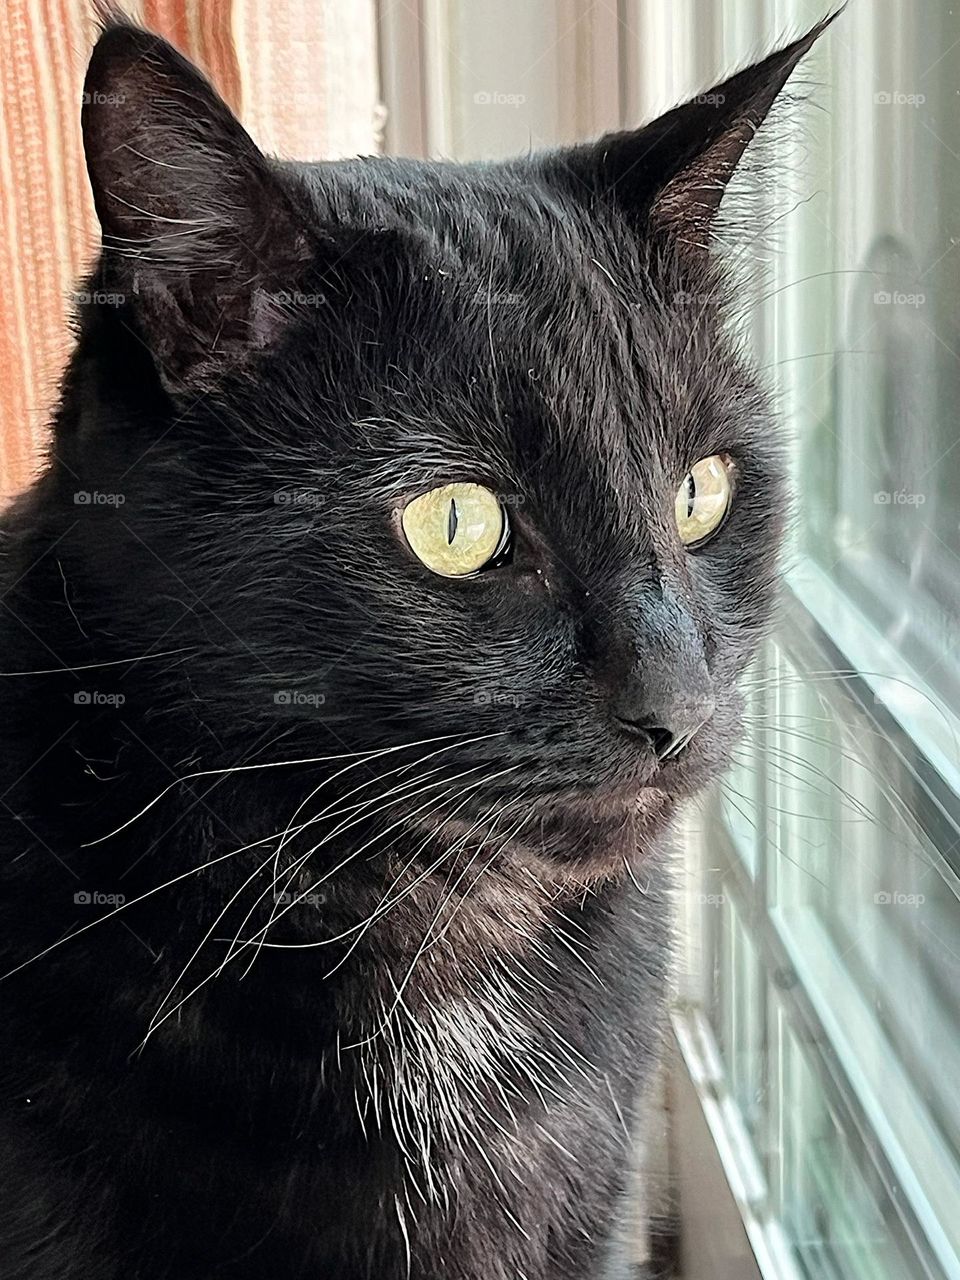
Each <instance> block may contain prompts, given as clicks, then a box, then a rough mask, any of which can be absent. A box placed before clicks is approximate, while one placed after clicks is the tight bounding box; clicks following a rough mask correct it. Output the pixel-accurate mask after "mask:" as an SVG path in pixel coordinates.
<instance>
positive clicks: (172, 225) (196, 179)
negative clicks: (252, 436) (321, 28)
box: [82, 19, 312, 394]
mask: <svg viewBox="0 0 960 1280" xmlns="http://www.w3.org/2000/svg"><path fill="white" fill-rule="evenodd" d="M82 125H83V142H84V150H85V153H86V160H87V169H88V172H89V175H90V183H91V186H92V188H93V198H94V203H95V206H96V211H97V215H98V217H99V219H100V226H101V228H102V232H103V266H104V270H105V271H106V273H107V278H108V279H109V280H110V283H111V287H112V288H116V289H118V290H119V291H120V292H121V293H122V294H123V296H124V297H125V299H126V303H125V305H127V307H128V313H129V315H130V317H131V320H132V323H133V325H134V326H135V329H136V331H137V335H138V337H139V338H140V339H141V341H142V342H143V343H144V344H145V345H146V346H147V347H148V349H149V350H150V351H151V353H152V355H153V357H154V359H155V362H156V365H157V369H158V372H159V374H160V377H161V380H162V381H163V383H164V385H165V386H166V387H167V389H168V391H170V392H171V393H173V394H176V393H183V392H187V393H189V394H195V393H196V392H198V391H201V390H203V389H204V388H206V387H208V386H210V385H212V384H214V383H215V382H216V381H217V379H218V378H219V377H220V376H221V374H222V372H223V370H224V369H225V368H227V367H229V366H231V365H235V364H237V363H239V362H243V361H244V360H246V359H247V358H249V356H250V355H251V354H252V353H254V352H256V351H257V350H259V349H261V348H262V347H264V346H266V345H267V344H268V343H269V342H270V341H271V340H272V339H273V338H274V337H275V336H276V333H277V330H278V328H279V327H280V326H281V325H282V317H281V315H280V313H279V312H278V309H277V308H276V307H275V306H273V305H271V298H275V297H277V296H278V293H280V292H281V291H283V290H285V289H289V288H291V282H292V281H294V280H295V279H296V278H297V276H298V274H299V273H301V272H302V271H303V269H304V267H305V266H306V264H307V263H308V262H309V261H310V260H311V256H312V253H311V245H310V243H309V238H308V233H307V230H306V228H305V227H304V226H303V225H301V220H300V219H299V218H298V216H297V213H296V211H295V209H294V208H293V206H292V204H291V201H290V198H289V196H288V195H287V193H286V192H285V191H284V189H283V188H282V186H281V184H280V183H279V182H278V180H277V178H276V175H275V174H274V172H273V171H272V169H271V167H270V164H269V162H268V161H267V160H266V158H265V157H264V156H263V154H262V153H261V152H260V151H259V149H258V148H257V146H256V145H255V144H254V142H253V140H252V139H251V138H250V136H249V134H248V133H247V132H246V131H245V130H244V129H243V127H242V126H241V125H240V123H239V122H238V121H237V120H236V118H235V117H234V115H233V113H232V112H231V111H230V109H229V107H228V106H227V105H226V103H225V102H224V101H223V100H222V98H220V96H219V95H218V94H217V93H216V91H215V90H214V89H213V87H212V86H211V85H210V83H209V82H208V81H207V80H206V79H205V78H204V76H202V75H201V74H200V72H199V71H197V70H196V68H194V67H193V66H192V65H191V64H190V63H189V62H187V61H186V59H184V58H183V57H181V56H180V54H179V53H177V52H176V50H175V49H173V48H172V47H171V46H170V45H169V44H167V43H166V41H164V40H162V39H160V38H159V37H157V36H154V35H151V34H150V33H148V32H146V31H143V30H141V29H140V28H138V27H134V26H131V25H130V24H128V23H126V22H125V21H119V20H115V19H114V20H111V19H108V20H107V21H106V23H105V28H104V30H103V33H102V35H101V36H100V39H99V40H98V42H97V45H96V47H95V48H94V50H93V55H92V57H91V60H90V66H89V69H88V71H87V77H86V81H85V83H84V95H83V109H82Z"/></svg>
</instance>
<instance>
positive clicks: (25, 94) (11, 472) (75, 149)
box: [0, 0, 382, 501]
mask: <svg viewBox="0 0 960 1280" xmlns="http://www.w3.org/2000/svg"><path fill="white" fill-rule="evenodd" d="M124 7H125V9H126V11H127V12H128V13H129V14H130V15H131V17H133V18H135V19H137V20H138V21H141V22H142V23H143V24H144V25H145V26H146V27H148V28H149V29H150V30H152V31H156V32H158V33H160V34H161V35H163V36H165V37H166V38H167V39H168V40H170V41H171V42H172V43H173V44H175V45H177V46H178V48H180V49H181V50H182V51H183V52H184V53H185V54H187V56H188V57H190V58H191V59H192V60H193V61H194V62H196V63H197V64H198V65H199V66H201V67H202V68H203V69H204V70H205V71H206V73H207V74H208V75H209V76H210V78H211V79H212V80H213V82H214V83H215V84H216V85H217V87H218V89H219V90H220V92H221V93H222V95H223V96H224V98H225V99H226V100H227V102H229V104H230V106H231V107H232V108H233V110H234V111H235V112H236V114H237V115H238V116H239V118H240V119H241V120H242V121H243V123H244V125H245V126H246V127H247V129H248V130H249V131H250V133H251V134H252V135H253V137H254V139H255V140H256V141H257V143H258V144H259V145H260V146H261V147H262V148H263V149H264V150H265V151H269V152H271V153H273V154H275V155H281V156H288V157H294V156H296V157H298V158H301V159H321V158H327V157H336V156H344V155H356V154H369V153H370V152H372V151H374V150H376V149H377V148H378V145H379V144H378V129H379V125H380V118H381V114H382V112H381V108H380V106H379V103H378V79H377V42H376V21H375V12H374V0H141V3H140V4H134V3H132V2H131V3H127V4H126V5H125V6H124ZM94 37H95V23H94V19H93V15H92V6H91V5H90V4H89V2H88V0H4V5H3V10H2V12H0V255H2V260H0V280H2V286H0V501H2V500H3V499H5V498H7V497H9V496H10V495H11V494H13V493H16V492H17V491H18V490H20V489H21V488H23V487H24V485H26V484H27V483H28V482H29V480H30V478H31V476H32V474H33V472H34V470H35V468H36V465H37V461H38V459H39V457H40V456H41V454H42V451H43V448H44V442H45V440H46V436H47V424H48V421H49V414H50V409H51V406H52V405H53V403H54V401H55V398H56V392H57V384H58V380H59V377H60V373H61V370H62V368H63V365H64V361H65V359H66V356H67V354H68V352H69V349H70V341H71V340H70V334H69V331H68V328H67V318H68V316H69V313H70V306H71V303H70V296H71V291H72V290H73V288H74V287H75V282H76V280H77V278H78V276H80V275H81V274H82V272H83V271H85V270H86V269H87V268H88V267H89V265H90V263H91V261H92V259H93V256H94V254H95V252H96V247H97V244H98V233H97V227H96V222H95V219H94V215H93V205H92V201H91V199H90V193H89V190H88V187H87V179H86V171H85V169H84V164H83V154H82V149H81V140H80V102H81V89H82V83H83V75H84V69H85V65H86V58H87V54H88V53H89V50H90V48H91V45H92V42H93V39H94Z"/></svg>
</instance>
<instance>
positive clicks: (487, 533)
mask: <svg viewBox="0 0 960 1280" xmlns="http://www.w3.org/2000/svg"><path fill="white" fill-rule="evenodd" d="M400 523H401V525H402V527H403V533H404V537H405V538H406V540H407V542H408V543H409V544H410V550H411V551H412V552H413V553H414V555H415V556H417V557H418V558H419V559H420V560H422V561H423V563H424V564H425V565H426V566H427V568H428V569H432V570H433V572H434V573H439V574H442V575H443V576H444V577H445V578H462V577H465V576H466V575H467V574H469V573H477V572H478V571H479V570H480V569H482V568H483V567H484V566H485V565H487V564H489V563H490V561H491V560H493V559H494V557H495V556H497V555H499V553H500V552H501V551H503V550H504V548H505V546H506V541H507V537H508V536H509V530H508V525H507V515H506V512H505V511H504V509H503V506H502V505H501V503H500V499H499V498H498V497H497V495H496V494H495V493H491V492H490V490H489V489H485V488H484V487H483V485H482V484H445V485H443V486H441V488H439V489H431V490H430V492H429V493H424V494H421V495H420V497H419V498H414V499H413V501H412V502H408V503H407V505H406V506H405V507H404V508H403V511H402V512H401V515H400Z"/></svg>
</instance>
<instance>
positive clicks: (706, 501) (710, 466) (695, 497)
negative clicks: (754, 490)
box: [674, 453, 733, 547]
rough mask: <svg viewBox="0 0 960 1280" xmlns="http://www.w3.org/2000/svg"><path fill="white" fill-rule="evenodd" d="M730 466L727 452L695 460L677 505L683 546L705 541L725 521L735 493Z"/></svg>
mask: <svg viewBox="0 0 960 1280" xmlns="http://www.w3.org/2000/svg"><path fill="white" fill-rule="evenodd" d="M731 466H732V464H731V460H730V458H729V457H728V456H727V454H723V453H714V454H712V455H711V456H710V457H709V458H701V459H700V461H699V462H696V463H694V465H693V466H692V467H691V468H690V470H689V471H688V472H687V474H686V475H685V476H684V479H683V484H682V485H681V486H680V488H679V489H678V490H677V498H676V503H675V506H674V511H675V513H676V517H677V530H678V532H679V534H680V541H681V542H682V543H683V544H684V546H687V547H696V546H699V545H700V544H701V543H703V542H706V540H707V539H708V538H709V537H711V536H712V535H713V534H715V533H716V531H717V530H718V529H719V528H720V526H721V524H722V523H723V518H724V516H725V515H726V514H727V511H728V510H729V509H730V500H731V497H732V495H733V486H732V484H731V482H730V472H731Z"/></svg>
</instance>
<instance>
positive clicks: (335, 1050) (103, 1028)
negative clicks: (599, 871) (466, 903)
mask: <svg viewBox="0 0 960 1280" xmlns="http://www.w3.org/2000/svg"><path fill="white" fill-rule="evenodd" d="M644 887H645V888H646V891H647V896H646V898H644V899H643V900H642V902H638V901H637V900H636V895H635V893H634V892H633V891H631V892H630V893H626V894H625V893H624V892H623V891H622V889H618V891H617V893H616V894H611V895H607V894H605V893H603V892H601V893H599V894H597V895H596V896H595V898H594V899H593V900H592V902H591V903H589V904H588V907H587V909H586V910H585V911H584V912H582V913H577V915H576V917H574V916H573V915H572V914H571V913H570V912H569V911H564V912H557V914H556V918H555V919H554V920H552V921H550V922H549V924H548V926H547V927H545V928H544V929H543V930H535V929H532V928H531V930H530V937H529V938H528V939H527V942H526V943H525V944H524V945H520V944H519V943H517V944H515V945H514V946H513V947H512V948H511V950H512V955H505V954H504V948H503V947H502V931H501V936H500V941H501V946H500V948H499V949H498V950H497V951H493V950H491V948H490V944H491V942H492V940H493V934H492V933H491V932H490V931H489V929H487V930H485V929H484V927H483V926H482V923H481V921H480V918H477V919H471V918H470V917H469V912H468V911H464V912H462V913H461V914H462V915H463V916H464V921H463V925H462V927H461V928H460V930H459V931H458V930H457V929H454V928H451V929H450V930H449V931H448V933H447V935H446V937H445V938H444V939H443V940H442V941H441V942H440V943H439V944H438V945H437V946H436V947H432V948H429V949H427V950H426V951H425V952H423V953H422V954H420V953H419V951H420V948H419V945H416V946H413V945H411V947H410V948H409V949H408V948H405V947H401V948H400V949H401V950H403V952H404V956H403V965H402V966H398V968H397V971H396V972H397V973H398V974H399V975H400V981H401V982H404V979H405V982H404V986H403V989H402V991H401V990H399V983H398V982H397V981H396V980H394V979H391V980H389V981H385V980H384V977H383V972H382V970H381V971H379V972H377V973H374V972H373V971H372V970H371V969H369V968H368V967H367V965H366V964H365V961H364V957H363V954H362V952H361V953H360V954H355V955H354V957H353V959H354V964H353V966H352V967H351V965H349V964H344V965H343V967H342V968H340V969H339V970H338V972H337V973H336V974H335V975H334V977H333V978H330V979H328V980H327V984H326V988H325V990H324V992H323V995H322V997H319V998H317V999H313V998H312V997H311V996H310V994H309V993H308V992H306V991H304V990H302V989H301V990H300V991H298V992H295V993H290V992H288V993H287V995H288V998H284V997H283V996H282V995H281V994H280V992H281V991H282V986H281V985H278V984H283V983H284V981H285V980H286V979H287V978H288V977H289V975H290V974H291V972H292V970H291V969H290V968H289V967H288V966H287V965H286V964H285V962H284V960H285V958H284V957H282V956H280V957H279V960H280V963H279V965H277V964H272V963H271V962H270V958H269V957H267V962H266V963H265V964H264V965H258V966H257V967H256V968H255V969H253V970H251V973H250V975H249V978H248V979H246V980H245V981H244V982H235V983H221V984H219V987H218V986H212V987H211V988H209V989H208V990H206V991H205V992H202V993H199V994H198V997H197V998H196V1001H195V1003H192V1004H188V1005H187V1006H185V1008H184V1010H183V1013H182V1016H181V1017H180V1018H179V1019H177V1020H171V1022H170V1023H169V1024H167V1025H165V1026H164V1027H162V1028H161V1029H160V1030H159V1031H158V1032H157V1033H156V1034H155V1036H154V1037H152V1038H151V1040H150V1041H149V1042H148V1043H147V1045H146V1047H145V1048H144V1049H143V1050H142V1052H140V1053H137V1052H134V1053H133V1054H132V1055H131V1054H130V1053H129V1049H130V1048H131V1044H130V1039H131V1037H132V1036H135V1035H136V1032H137V1029H138V1027H139V1028H140V1029H141V1030H142V1015H143V1012H144V1011H145V1010H146V1009H148V1008H149V1007H150V1004H151V1002H152V1001H153V1000H155V998H156V994H157V992H159V991H160V990H161V986H162V984H161V983H153V984H152V985H151V984H150V980H149V970H148V969H147V968H145V967H144V965H143V964H142V963H141V961H139V960H137V959H135V958H134V957H135V954H136V944H135V943H134V942H133V940H132V939H131V940H130V947H129V948H128V949H127V959H128V961H129V972H128V974H127V976H126V977H124V976H123V975H121V974H115V973H114V972H113V969H112V966H111V965H110V964H108V963H104V965H102V966H101V965H98V964H97V962H96V960H95V959H94V960H93V961H92V962H90V961H89V960H85V961H84V968H85V971H86V972H85V978H84V983H85V984H88V985H89V984H92V985H90V986H89V990H88V991H87V995H86V998H85V997H84V994H83V991H82V990H81V989H78V988H77V987H76V986H75V985H74V984H73V983H72V982H66V983H65V985H66V986H67V988H68V992H67V994H65V1005H64V1008H63V1009H62V1010H61V1013H62V1026H63V1030H64V1035H65V1042H58V1041H56V1040H55V1041H54V1044H53V1045H51V1049H50V1050H49V1051H48V1052H46V1053H40V1054H33V1055H31V1054H25V1053H24V1051H23V1048H22V1046H23V1043H24V1040H25V1038H26V1037H27V1035H28V1034H29V1032H28V1031H26V1030H25V1025H26V1026H28V1025H29V1021H30V1014H29V1011H27V1010H24V1009H22V1008H20V1007H18V1002H17V1001H16V999H13V1000H11V1001H9V1002H8V1006H7V1007H8V1015H7V1018H6V1022H5V1031H4V1039H5V1040H7V1042H8V1043H7V1046H6V1049H7V1052H6V1053H5V1055H4V1061H5V1062H7V1063H11V1062H12V1061H13V1060H14V1059H13V1057H12V1056H11V1054H12V1053H13V1051H14V1046H15V1045H16V1046H19V1048H18V1049H17V1050H16V1057H17V1061H18V1070H17V1072H16V1073H15V1078H9V1077H8V1079H7V1080H6V1081H5V1084H6V1088H5V1094H6V1101H7V1108H6V1119H5V1121H4V1127H5V1138H6V1141H5V1142H4V1149H5V1151H6V1152H7V1156H6V1161H7V1164H8V1169H7V1172H8V1173H9V1172H10V1170H11V1168H12V1167H13V1166H16V1167H17V1168H18V1170H19V1175H18V1178H19V1181H18V1186H19V1187H20V1188H21V1189H22V1190H21V1194H20V1195H18V1196H14V1197H13V1201H12V1203H11V1204H10V1207H9V1212H8V1222H9V1224H10V1226H11V1228H12V1230H11V1231H10V1232H9V1234H8V1239H10V1238H12V1239H17V1238H22V1239H23V1240H24V1241H26V1240H29V1239H31V1238H32V1239H34V1240H35V1239H36V1238H37V1233H38V1231H39V1229H40V1224H41V1222H42V1223H44V1224H46V1230H45V1235H46V1236H47V1237H48V1238H47V1239H46V1241H45V1243H44V1244H43V1245H42V1247H40V1248H38V1249H37V1252H36V1253H35V1255H33V1254H31V1255H30V1256H31V1259H32V1260H31V1262H30V1263H29V1264H27V1263H26V1261H23V1262H22V1265H23V1266H24V1267H28V1268H32V1269H26V1270H23V1271H22V1272H19V1273H18V1271H17V1270H16V1269H14V1271H13V1273H12V1274H14V1275H18V1274H23V1275H24V1276H29V1277H30V1278H31V1280H47V1278H48V1277H50V1280H53V1277H58V1278H62V1280H68V1278H69V1280H74V1277H76V1280H80V1277H83V1280H100V1278H101V1277H103V1280H114V1278H115V1277H116V1276H119V1275H121V1274H122V1275H125V1276H126V1275H131V1274H132V1275H136V1276H140V1277H142V1278H143V1280H161V1277H163V1278H164V1280H165V1278H166V1277H170V1278H171V1280H172V1278H173V1277H177V1278H178V1280H194V1277H195V1280H201V1277H202V1278H203V1280H206V1278H207V1277H208V1276H209V1275H212V1274H220V1275H223V1276H225V1277H230V1280H247V1278H248V1277H250V1278H251V1280H252V1277H254V1276H256V1277H262V1276H263V1275H264V1274H269V1275H271V1276H272V1277H273V1276H276V1277H277V1278H278V1280H280V1278H281V1277H282V1278H283V1280H287V1278H288V1277H289V1280H300V1277H308V1276H315V1275H321V1276H326V1275H330V1276H336V1277H338V1280H354V1277H355V1278H356V1280H361V1278H362V1280H369V1278H370V1277H383V1278H384V1280H392V1278H393V1277H396V1280H401V1278H402V1277H405V1276H407V1275H410V1276H413V1277H417V1278H421V1277H422V1278H423V1280H431V1278H432V1277H440V1276H443V1277H444V1278H445V1280H501V1277H502V1280H508V1278H512V1277H515V1276H517V1275H523V1276H526V1277H528V1280H541V1278H542V1280H561V1278H562V1280H567V1278H568V1277H569V1280H574V1277H576V1278H577V1280H580V1278H581V1277H583V1276H587V1275H590V1274H591V1272H590V1271H589V1269H588V1268H590V1267H591V1266H593V1265H594V1263H595V1262H596V1261H597V1260H598V1259H599V1257H600V1256H601V1255H602V1253H603V1247H604V1236H605V1230H606V1224H607V1222H608V1220H609V1215H610V1212H611V1211H612V1207H613V1204H614V1203H615V1200H616V1197H617V1193H618V1191H619V1189H620V1185H621V1177H622V1172H621V1170H622V1166H623V1162H624V1150H625V1147H626V1145H627V1142H628V1138H627V1126H628V1125H629V1123H630V1117H631V1112H632V1107H633V1103H634V1101H635V1092H636V1087H637V1081H638V1079H639V1078H640V1077H641V1076H642V1075H643V1073H644V1071H645V1069H646V1064H648V1063H649V1061H650V1059H651V1056H652V1054H653V1053H654V1052H655V1048H656V1040H657V1030H656V1027H657V1022H658V1009H659V1002H660V996H661V989H662V983H663V976H664V964H665V955H666V953H667V947H666V936H665V935H666V922H665V917H666V904H665V901H664V898H663V891H662V886H661V882H660V876H659V874H654V875H651V876H650V878H649V881H648V883H647V884H646V885H645V886H644ZM638 908H642V909H638ZM536 915H537V912H536V911H531V918H535V917H536ZM574 919H576V923H575V924H574V923H572V921H573V920H574ZM91 954H95V953H91ZM413 959H415V960H416V964H415V966H414V967H413V969H412V972H410V973H408V967H409V966H408V964H407V962H408V961H410V960H413ZM115 960H116V955H115V954H114V961H115ZM64 972H66V970H64ZM318 972H319V970H318ZM145 980H146V983H147V985H144V984H145ZM588 990H589V991H590V993H591V994H590V997H589V1000H587V999H585V995H586V992H587V991H588ZM49 1012H51V1011H49V1010H48V1014H49ZM311 1016H312V1017H313V1019H314V1022H313V1025H312V1026H310V1025H309V1020H310V1018H311ZM294 1017H296V1018H297V1019H298V1020H299V1022H300V1024H301V1025H300V1027H299V1028H298V1029H297V1030H296V1032H295V1033H294V1034H293V1035H292V1036H291V1035H289V1034H288V1032H289V1020H290V1019H292V1018H294ZM244 1026H246V1028H247V1037H246V1038H245V1036H244V1033H243V1027H244ZM304 1027H306V1029H304ZM348 1028H349V1033H348V1034H347V1029H348ZM77 1032H80V1033H81V1034H82V1039H78V1038H77V1035H76V1033H77ZM123 1044H125V1045H126V1046H127V1050H128V1051H127V1052H126V1053H122V1052H119V1047H120V1045H123ZM28 1090H29V1092H28ZM27 1098H29V1102H27V1101H26V1099H27ZM52 1159H53V1160H54V1162H55V1164H56V1166H57V1174H56V1177H55V1179H54V1180H53V1181H52V1182H51V1180H50V1179H49V1178H48V1177H46V1175H45V1173H44V1170H45V1169H49V1164H50V1161H51V1160H52ZM598 1224H601V1226H600V1227H599V1228H598ZM33 1247H34V1246H31V1248H33ZM12 1256H13V1257H17V1255H16V1254H13V1255H12ZM23 1257H24V1259H26V1257H27V1253H26V1252H25V1253H24V1255H23ZM17 1260H18V1262H19V1261H20V1259H19V1258H18V1259H17Z"/></svg>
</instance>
